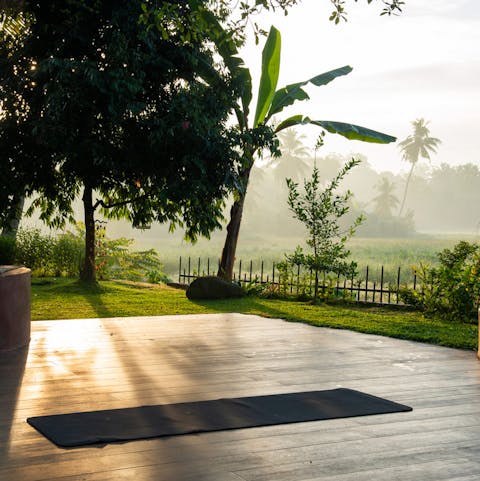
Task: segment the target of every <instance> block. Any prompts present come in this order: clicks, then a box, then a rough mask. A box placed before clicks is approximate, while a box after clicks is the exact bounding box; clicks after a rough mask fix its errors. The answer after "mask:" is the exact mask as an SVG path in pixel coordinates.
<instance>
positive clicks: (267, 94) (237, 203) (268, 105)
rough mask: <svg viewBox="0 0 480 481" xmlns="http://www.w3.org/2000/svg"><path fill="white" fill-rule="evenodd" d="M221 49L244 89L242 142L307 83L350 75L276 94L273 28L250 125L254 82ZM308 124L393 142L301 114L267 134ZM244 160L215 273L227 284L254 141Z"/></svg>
mask: <svg viewBox="0 0 480 481" xmlns="http://www.w3.org/2000/svg"><path fill="white" fill-rule="evenodd" d="M223 46H224V49H223V50H222V49H219V50H220V53H221V54H222V56H223V59H224V61H225V64H226V65H227V67H228V68H229V69H230V71H231V72H232V75H233V76H234V77H236V78H237V80H238V81H239V83H240V85H241V86H242V88H241V90H240V91H239V101H238V104H237V107H236V108H235V114H236V117H237V122H238V128H239V131H240V132H241V133H250V134H251V135H250V137H249V136H248V135H246V136H245V137H244V138H247V139H248V138H254V137H255V135H254V134H255V131H260V130H262V129H265V127H266V126H268V124H269V122H270V121H271V119H272V116H274V115H277V114H279V113H281V112H282V111H283V109H284V108H285V107H288V106H290V105H292V104H294V103H295V102H296V101H301V100H308V99H309V96H308V94H307V92H306V91H305V90H304V89H303V87H304V86H306V85H307V84H312V85H314V86H316V87H320V86H322V85H326V84H328V83H330V82H331V81H332V80H334V79H336V78H337V77H341V76H343V75H347V74H349V73H350V72H351V71H352V68H351V67H349V66H345V67H341V68H337V69H335V70H331V71H329V72H325V73H322V74H320V75H316V76H315V77H312V78H310V79H308V80H305V81H303V82H298V83H294V84H291V85H287V86H286V87H283V88H280V89H278V90H277V81H278V76H279V72H280V50H281V36H280V32H279V31H278V30H277V29H276V28H275V27H273V26H272V27H271V29H270V32H269V34H268V37H267V40H266V43H265V46H264V49H263V52H262V72H261V77H260V84H259V89H258V98H257V105H256V110H255V115H254V118H253V123H252V124H251V125H250V126H249V105H250V102H251V100H252V81H251V75H250V72H249V70H248V69H247V68H245V67H244V66H243V65H242V61H241V60H240V59H239V58H238V57H237V56H236V55H232V54H235V53H236V52H235V51H234V50H235V49H231V48H226V44H223ZM305 124H312V125H316V126H318V127H321V128H322V129H325V130H326V131H328V132H330V133H333V134H340V135H342V136H343V137H346V138H347V139H352V140H362V141H364V142H376V143H380V144H386V143H390V142H395V140H396V138H395V137H392V136H390V135H386V134H382V133H380V132H376V131H374V130H370V129H367V128H365V127H360V126H358V125H353V124H348V123H343V122H332V121H328V120H316V119H311V118H309V117H307V116H304V115H293V116H291V117H288V118H287V119H285V120H283V121H281V122H280V123H279V124H277V125H276V126H274V127H272V130H271V133H272V134H273V135H274V136H275V135H276V134H277V133H278V132H281V131H282V130H284V129H287V128H289V127H293V126H295V125H305ZM241 147H242V162H241V167H240V169H239V172H238V179H237V181H238V182H237V185H238V187H237V188H236V189H235V191H234V193H233V194H234V202H233V205H232V207H231V209H230V220H229V223H228V225H227V235H226V238H225V244H224V247H223V251H222V257H221V260H220V265H219V269H218V276H219V277H222V278H224V279H225V280H231V279H232V277H233V265H234V262H235V252H236V248H237V242H238V236H239V233H240V224H241V221H242V213H243V205H244V202H245V196H246V194H247V186H248V180H249V177H250V172H251V170H252V167H253V164H254V161H255V154H256V153H257V150H258V148H259V147H258V144H255V142H253V141H252V142H248V141H244V142H243V144H242V146H241Z"/></svg>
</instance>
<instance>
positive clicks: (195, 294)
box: [187, 276, 245, 299]
mask: <svg viewBox="0 0 480 481" xmlns="http://www.w3.org/2000/svg"><path fill="white" fill-rule="evenodd" d="M244 295H245V291H244V290H243V289H242V288H241V287H240V286H239V285H238V284H234V283H233V282H228V281H225V280H224V279H222V278H220V277H216V276H205V277H198V278H197V279H195V280H194V281H193V282H192V283H191V284H190V285H189V286H188V289H187V297H188V298H189V299H230V298H233V297H243V296H244Z"/></svg>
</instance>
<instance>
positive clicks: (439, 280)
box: [401, 241, 480, 322]
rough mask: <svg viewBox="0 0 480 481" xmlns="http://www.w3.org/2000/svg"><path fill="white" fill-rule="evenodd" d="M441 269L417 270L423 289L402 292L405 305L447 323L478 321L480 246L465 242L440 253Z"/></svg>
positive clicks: (438, 267)
mask: <svg viewBox="0 0 480 481" xmlns="http://www.w3.org/2000/svg"><path fill="white" fill-rule="evenodd" d="M437 257H438V259H439V261H440V264H439V266H437V267H430V266H427V265H424V264H420V266H419V267H416V268H415V269H416V271H417V278H418V279H419V280H420V290H419V291H417V292H415V291H413V290H411V289H402V291H401V296H402V299H403V300H404V301H405V302H408V303H410V304H413V305H416V306H418V307H420V308H421V309H422V310H423V311H424V312H425V313H426V314H428V315H435V316H439V317H442V318H444V319H448V320H457V321H466V322H469V321H470V322H471V321H474V320H476V318H477V311H478V306H479V299H480V245H478V244H471V243H468V242H465V241H461V242H459V243H458V244H457V245H455V246H454V247H453V249H444V250H443V251H441V252H440V253H438V254H437Z"/></svg>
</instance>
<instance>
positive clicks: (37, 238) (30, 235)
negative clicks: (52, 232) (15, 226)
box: [15, 229, 55, 276]
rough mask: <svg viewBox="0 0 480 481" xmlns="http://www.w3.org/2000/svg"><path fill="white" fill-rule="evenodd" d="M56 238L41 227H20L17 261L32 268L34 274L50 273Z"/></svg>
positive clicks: (16, 251)
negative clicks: (41, 229) (43, 232)
mask: <svg viewBox="0 0 480 481" xmlns="http://www.w3.org/2000/svg"><path fill="white" fill-rule="evenodd" d="M54 245H55V239H54V238H53V237H51V236H49V235H44V234H42V233H41V232H40V230H39V229H20V230H19V231H18V234H17V243H16V249H15V257H16V259H15V262H16V263H18V264H21V265H24V266H26V267H29V268H30V269H31V270H32V274H33V275H40V276H42V275H49V274H50V273H51V271H52V253H53V248H54Z"/></svg>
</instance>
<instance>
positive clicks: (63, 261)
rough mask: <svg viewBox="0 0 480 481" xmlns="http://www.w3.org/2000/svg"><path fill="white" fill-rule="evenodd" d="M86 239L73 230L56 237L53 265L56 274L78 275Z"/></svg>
mask: <svg viewBox="0 0 480 481" xmlns="http://www.w3.org/2000/svg"><path fill="white" fill-rule="evenodd" d="M84 250H85V247H84V239H83V238H82V237H81V236H80V235H75V234H74V233H73V232H64V233H62V234H60V235H58V236H57V237H56V239H55V244H54V246H53V250H52V267H53V270H54V274H55V276H66V277H76V276H78V275H79V273H80V268H81V265H82V260H83V256H84V255H85V252H84Z"/></svg>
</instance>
